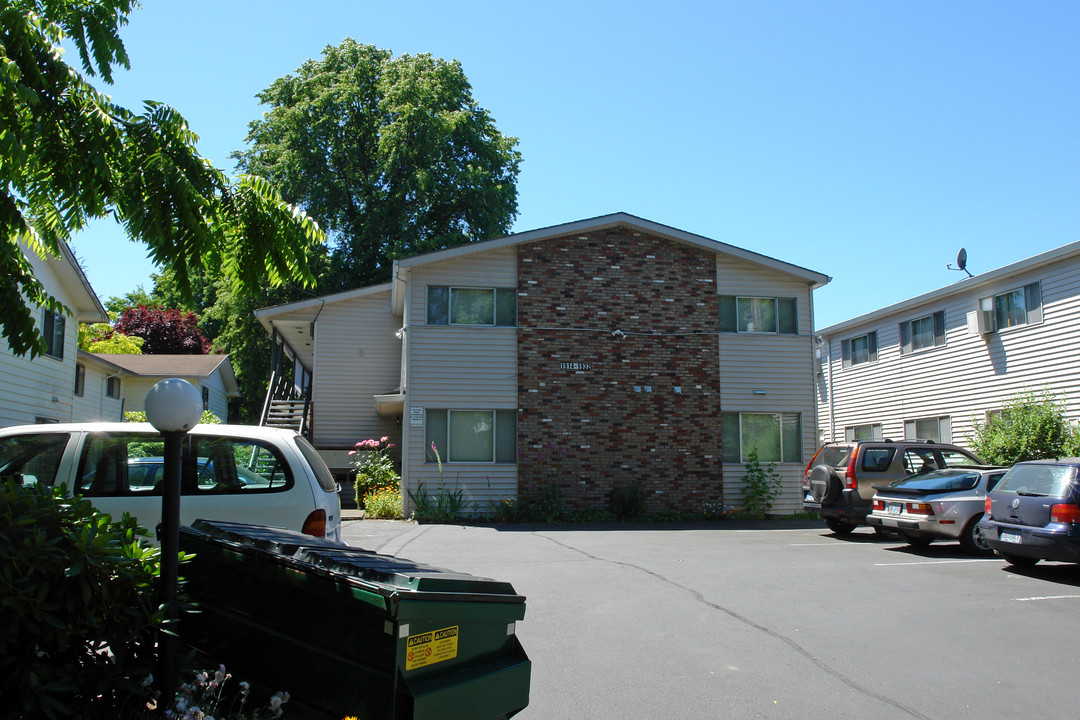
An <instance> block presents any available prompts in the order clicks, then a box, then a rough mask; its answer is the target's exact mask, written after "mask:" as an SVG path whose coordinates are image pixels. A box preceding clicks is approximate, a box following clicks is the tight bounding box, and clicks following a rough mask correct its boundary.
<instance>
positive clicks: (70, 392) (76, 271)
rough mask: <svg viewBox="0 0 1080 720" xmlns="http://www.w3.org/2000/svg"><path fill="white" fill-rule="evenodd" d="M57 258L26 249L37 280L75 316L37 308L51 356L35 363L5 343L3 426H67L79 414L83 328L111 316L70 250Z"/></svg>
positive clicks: (0, 384) (0, 355)
mask: <svg viewBox="0 0 1080 720" xmlns="http://www.w3.org/2000/svg"><path fill="white" fill-rule="evenodd" d="M60 250H61V255H60V257H58V258H48V259H42V258H40V257H38V256H37V254H36V253H34V252H31V251H29V250H28V249H25V246H24V255H25V256H26V258H27V259H28V261H29V262H30V265H31V266H32V267H33V269H34V277H36V278H37V279H38V282H40V283H41V284H42V286H43V287H44V288H45V290H46V292H48V293H49V294H51V295H52V296H53V297H55V298H56V299H57V300H59V301H60V302H62V303H63V304H64V305H65V306H66V307H68V308H70V309H71V312H72V313H73V315H70V316H69V315H64V314H59V313H53V312H51V311H48V310H46V309H44V308H40V307H35V308H33V312H34V315H35V317H36V319H37V322H38V329H39V330H40V331H41V333H42V335H43V336H44V337H45V343H46V346H47V350H46V351H45V353H44V354H43V355H39V356H37V357H36V358H34V359H33V360H31V359H30V358H29V356H16V355H13V354H12V353H11V350H10V349H9V347H8V345H7V342H6V341H5V340H3V339H0V425H2V426H7V425H21V424H26V423H37V422H68V421H71V420H73V419H82V418H81V417H80V416H79V415H78V412H77V410H76V404H77V403H76V396H75V386H76V382H77V381H78V378H77V375H76V358H77V355H78V344H79V333H78V327H79V323H80V322H106V321H108V316H107V315H106V313H105V308H104V307H102V305H101V301H100V300H98V297H97V295H96V294H94V290H93V288H91V287H90V283H89V281H88V280H87V279H86V275H85V274H83V271H82V269H81V268H80V267H79V263H78V261H77V260H76V259H75V256H74V255H73V254H72V252H71V250H69V249H68V247H67V246H66V245H65V244H63V243H61V246H60Z"/></svg>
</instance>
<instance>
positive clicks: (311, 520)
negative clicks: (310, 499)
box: [300, 510, 326, 538]
mask: <svg viewBox="0 0 1080 720" xmlns="http://www.w3.org/2000/svg"><path fill="white" fill-rule="evenodd" d="M300 532H302V533H304V534H305V535H312V536H314V537H318V538H321V537H326V511H325V510H312V511H311V512H310V513H308V516H307V518H305V519H304V526H303V527H302V528H300Z"/></svg>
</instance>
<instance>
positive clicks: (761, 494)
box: [742, 446, 784, 518]
mask: <svg viewBox="0 0 1080 720" xmlns="http://www.w3.org/2000/svg"><path fill="white" fill-rule="evenodd" d="M745 467H746V474H745V475H743V476H742V481H743V489H742V500H743V506H742V512H743V514H745V515H748V516H750V517H754V518H763V517H765V516H766V515H768V514H769V510H770V509H772V506H773V503H774V502H775V501H776V498H778V497H780V493H781V492H783V490H784V485H783V480H782V479H781V477H780V474H779V473H778V472H776V466H775V465H773V464H771V463H770V464H768V465H762V464H761V461H760V460H758V451H757V446H754V448H753V449H751V450H750V454H749V455H747V456H746V465H745Z"/></svg>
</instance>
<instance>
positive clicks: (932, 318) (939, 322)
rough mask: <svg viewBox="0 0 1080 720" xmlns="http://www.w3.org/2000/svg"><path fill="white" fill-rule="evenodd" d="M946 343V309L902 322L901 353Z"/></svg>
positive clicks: (905, 353) (906, 353)
mask: <svg viewBox="0 0 1080 720" xmlns="http://www.w3.org/2000/svg"><path fill="white" fill-rule="evenodd" d="M944 344H945V311H944V310H941V311H938V312H936V313H934V314H933V315H927V316H926V317H922V318H918V319H917V320H911V321H909V322H902V323H900V354H901V355H909V354H911V353H913V352H918V351H919V350H925V349H926V348H932V347H936V346H938V345H944Z"/></svg>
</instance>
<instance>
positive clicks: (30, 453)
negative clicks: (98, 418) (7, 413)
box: [0, 433, 71, 487]
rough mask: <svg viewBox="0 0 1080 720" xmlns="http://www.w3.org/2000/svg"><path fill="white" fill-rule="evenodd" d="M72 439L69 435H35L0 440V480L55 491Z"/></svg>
mask: <svg viewBox="0 0 1080 720" xmlns="http://www.w3.org/2000/svg"><path fill="white" fill-rule="evenodd" d="M70 439H71V435H70V434H68V433H34V434H31V435H15V436H12V437H7V438H4V439H3V440H0V480H10V479H14V480H15V481H16V482H18V483H19V484H20V485H22V486H23V487H29V486H31V485H43V486H44V487H53V486H54V485H55V484H56V473H57V471H58V470H59V469H60V461H61V460H62V459H63V458H64V450H65V449H66V448H67V444H68V440H70Z"/></svg>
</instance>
